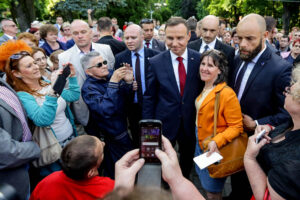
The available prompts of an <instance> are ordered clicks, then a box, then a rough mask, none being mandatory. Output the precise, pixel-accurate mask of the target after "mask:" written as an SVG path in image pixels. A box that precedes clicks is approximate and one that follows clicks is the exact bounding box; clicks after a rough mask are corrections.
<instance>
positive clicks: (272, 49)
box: [266, 40, 280, 56]
mask: <svg viewBox="0 0 300 200" xmlns="http://www.w3.org/2000/svg"><path fill="white" fill-rule="evenodd" d="M266 45H267V47H269V48H270V49H271V51H272V52H273V53H275V54H277V55H278V56H280V51H279V50H278V49H276V48H275V47H274V46H273V45H272V44H270V43H269V42H268V40H266Z"/></svg>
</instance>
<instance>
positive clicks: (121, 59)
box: [115, 48, 159, 89]
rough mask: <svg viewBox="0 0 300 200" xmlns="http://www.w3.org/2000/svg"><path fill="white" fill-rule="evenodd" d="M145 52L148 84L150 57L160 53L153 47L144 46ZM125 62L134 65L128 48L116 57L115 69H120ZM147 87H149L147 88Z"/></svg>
mask: <svg viewBox="0 0 300 200" xmlns="http://www.w3.org/2000/svg"><path fill="white" fill-rule="evenodd" d="M144 51H145V52H144V54H145V59H144V62H145V63H144V67H145V82H146V85H147V73H148V71H149V67H150V63H149V59H150V58H151V57H153V56H155V55H157V54H159V52H158V51H155V50H153V49H148V48H144ZM123 63H128V64H130V66H132V62H131V51H130V50H128V49H126V50H125V51H123V52H121V53H119V54H117V55H116V57H115V69H118V68H120V67H122V66H123ZM146 89H147V88H146Z"/></svg>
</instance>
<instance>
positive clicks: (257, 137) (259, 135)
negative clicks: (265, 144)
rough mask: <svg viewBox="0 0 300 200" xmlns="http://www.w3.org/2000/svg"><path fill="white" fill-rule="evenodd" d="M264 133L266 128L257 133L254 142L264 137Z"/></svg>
mask: <svg viewBox="0 0 300 200" xmlns="http://www.w3.org/2000/svg"><path fill="white" fill-rule="evenodd" d="M265 134H266V130H265V129H264V130H262V131H261V132H260V133H258V135H257V136H256V138H255V143H256V144H258V143H259V142H260V141H261V139H262V138H263V137H264V135H265Z"/></svg>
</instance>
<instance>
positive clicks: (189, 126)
mask: <svg viewBox="0 0 300 200" xmlns="http://www.w3.org/2000/svg"><path fill="white" fill-rule="evenodd" d="M149 62H150V65H151V67H150V71H149V73H148V74H147V79H148V82H147V90H146V92H145V94H144V98H143V118H144V119H159V120H161V121H162V123H163V134H164V135H165V136H166V137H167V138H168V139H169V140H171V141H174V140H175V139H176V138H177V136H179V134H180V135H181V136H183V137H180V138H182V139H183V140H186V141H191V140H190V139H189V138H191V139H193V138H194V137H195V118H196V109H195V99H196V97H197V96H198V95H199V94H200V90H201V89H202V87H203V83H202V82H201V81H200V78H199V66H200V54H199V53H198V52H196V51H194V50H191V49H188V66H187V76H186V83H185V89H184V94H183V97H181V96H180V92H179V89H178V86H177V83H176V79H175V75H174V70H173V65H172V61H171V54H170V50H168V51H165V52H162V53H160V54H158V55H157V56H154V57H153V58H151V59H150V61H149ZM182 122H183V124H181V123H182ZM181 125H183V128H184V132H182V133H179V129H180V126H181Z"/></svg>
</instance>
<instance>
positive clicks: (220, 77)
mask: <svg viewBox="0 0 300 200" xmlns="http://www.w3.org/2000/svg"><path fill="white" fill-rule="evenodd" d="M200 61H201V62H200V69H199V72H200V77H201V80H202V81H204V82H205V86H204V88H203V90H202V92H201V94H200V95H199V96H198V97H197V99H196V101H195V105H196V109H197V115H196V138H197V143H196V151H195V155H196V156H198V155H200V154H202V153H203V152H204V149H205V150H206V149H208V151H209V152H208V155H210V154H211V153H213V152H219V149H220V148H221V147H223V146H224V145H226V144H227V143H229V142H231V141H232V140H233V139H234V138H236V137H237V136H239V135H240V134H241V133H242V132H243V118H242V112H241V107H240V104H239V101H238V98H237V96H236V94H235V92H234V91H233V90H232V89H231V88H230V87H228V86H227V84H226V77H227V71H228V69H227V60H226V57H225V55H224V54H223V53H222V52H220V51H218V50H210V51H206V52H205V53H203V54H202V56H201V60H200ZM218 92H220V105H219V111H218V116H217V132H216V136H215V137H212V138H211V140H209V141H208V142H207V143H205V148H204V146H203V142H204V140H205V139H206V138H208V137H210V136H212V135H213V131H214V128H213V127H214V106H215V99H216V94H217V93H218ZM196 172H197V174H198V176H199V179H200V182H201V184H202V186H203V188H204V189H205V190H206V193H207V198H208V199H222V190H223V187H224V183H225V180H226V178H220V179H215V178H211V177H210V176H209V173H208V171H207V169H203V170H200V169H199V168H198V167H197V166H196Z"/></svg>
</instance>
